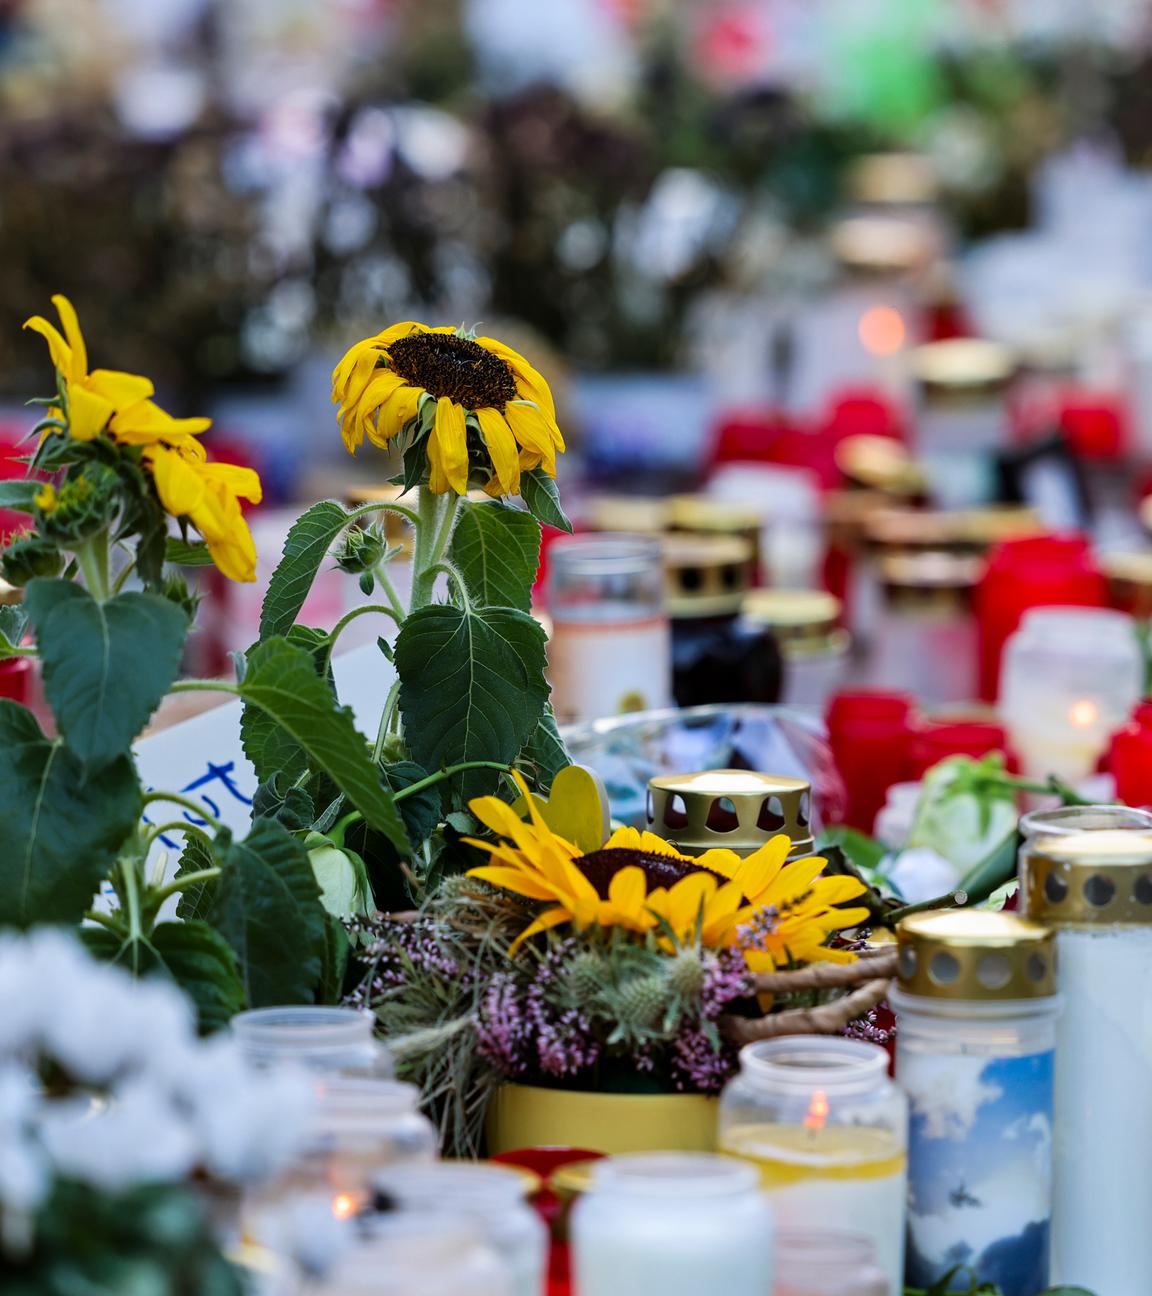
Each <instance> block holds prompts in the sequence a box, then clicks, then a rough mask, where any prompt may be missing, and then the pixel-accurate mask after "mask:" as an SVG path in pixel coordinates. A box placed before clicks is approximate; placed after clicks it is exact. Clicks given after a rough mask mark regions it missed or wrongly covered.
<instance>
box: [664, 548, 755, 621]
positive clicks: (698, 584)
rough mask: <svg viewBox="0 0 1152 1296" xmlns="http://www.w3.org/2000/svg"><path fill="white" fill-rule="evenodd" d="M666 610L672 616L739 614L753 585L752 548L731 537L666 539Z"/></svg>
mask: <svg viewBox="0 0 1152 1296" xmlns="http://www.w3.org/2000/svg"><path fill="white" fill-rule="evenodd" d="M661 544H662V546H663V550H664V590H665V599H664V602H665V607H666V608H667V609H668V615H669V616H671V617H707V616H727V615H730V614H733V613H736V612H739V610H740V605H741V603H742V602H743V601H744V596H745V594H746V593H747V592H748V589H749V587H750V586H751V584H752V556H753V551H752V546H751V545H750V544H749V543H748V541H747V540H737V539H736V538H735V537H731V536H708V535H687V534H681V533H678V532H677V533H674V534H672V535H666V536H664V537H663V539H662V541H661Z"/></svg>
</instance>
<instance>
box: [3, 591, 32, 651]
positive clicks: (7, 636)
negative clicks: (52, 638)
mask: <svg viewBox="0 0 1152 1296" xmlns="http://www.w3.org/2000/svg"><path fill="white" fill-rule="evenodd" d="M27 633H28V613H27V612H26V611H25V610H24V608H22V607H21V606H20V605H19V604H5V605H4V606H3V607H0V657H4V656H7V655H8V654H7V652H6V650H7V649H9V648H19V647H20V645H21V644H22V643H23V642H24V636H25V635H26V634H27Z"/></svg>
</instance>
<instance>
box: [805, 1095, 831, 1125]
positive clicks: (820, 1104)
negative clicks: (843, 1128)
mask: <svg viewBox="0 0 1152 1296" xmlns="http://www.w3.org/2000/svg"><path fill="white" fill-rule="evenodd" d="M827 1123H828V1095H827V1094H826V1093H825V1092H824V1090H823V1089H817V1090H816V1092H815V1093H814V1094H813V1095H812V1101H811V1102H810V1103H809V1104H808V1115H807V1116H805V1117H804V1128H805V1129H806V1130H812V1131H813V1132H815V1131H816V1130H822V1129H823V1128H824V1126H825V1125H826V1124H827Z"/></svg>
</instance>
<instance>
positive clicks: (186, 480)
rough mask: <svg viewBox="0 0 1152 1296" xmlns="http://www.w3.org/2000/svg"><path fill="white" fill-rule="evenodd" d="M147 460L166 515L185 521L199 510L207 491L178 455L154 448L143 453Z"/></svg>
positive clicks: (197, 475) (177, 453) (164, 447)
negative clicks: (189, 515)
mask: <svg viewBox="0 0 1152 1296" xmlns="http://www.w3.org/2000/svg"><path fill="white" fill-rule="evenodd" d="M144 458H145V461H146V462H147V463H148V464H150V465H151V468H152V479H153V480H154V481H155V483H156V493H157V494H158V495H159V496H160V503H161V504H163V505H164V508H165V509H166V510H167V512H169V513H171V514H172V516H173V517H183V516H185V515H188V514H191V513H192V512H193V511H194V510H195V509H197V508H198V507H199V505H200V503H201V501H202V500H203V499H204V495H205V492H206V491H207V487H206V486H205V484H204V479H203V478H202V477H201V476H200V474H199V473H198V472H197V471H196V470H195V468H194V467H193V466H192V465H191V463H189V462H188V460H186V459H185V458H184V456H183V455H181V454H180V453H179V451H176V450H170V449H168V447H167V446H163V445H155V446H152V447H150V448H149V449H147V450H146V451H145V452H144Z"/></svg>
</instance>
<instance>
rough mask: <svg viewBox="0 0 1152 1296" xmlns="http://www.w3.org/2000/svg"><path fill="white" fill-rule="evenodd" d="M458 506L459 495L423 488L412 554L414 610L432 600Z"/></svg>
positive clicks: (425, 605) (421, 488)
mask: <svg viewBox="0 0 1152 1296" xmlns="http://www.w3.org/2000/svg"><path fill="white" fill-rule="evenodd" d="M459 507H460V497H459V496H458V495H457V494H455V492H453V491H449V492H448V493H447V494H445V495H433V494H432V492H431V491H430V490H429V489H428V488H427V487H426V486H421V487H420V522H419V525H418V526H417V528H416V543H415V546H414V548H413V553H412V608H411V610H412V611H413V612H415V611H417V610H418V609H419V608H422V607H427V605H428V604H429V603H431V602H432V587H433V585H434V584H435V582H436V572H437V570H438V569H437V567H436V564H437V563H438V562H439V561H440V559H441V558H442V557H443V556H444V553H445V551H446V550H447V548H448V544H449V542H450V541H451V539H452V528H453V527H454V526H455V525H456V513H457V510H458V509H459Z"/></svg>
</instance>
